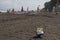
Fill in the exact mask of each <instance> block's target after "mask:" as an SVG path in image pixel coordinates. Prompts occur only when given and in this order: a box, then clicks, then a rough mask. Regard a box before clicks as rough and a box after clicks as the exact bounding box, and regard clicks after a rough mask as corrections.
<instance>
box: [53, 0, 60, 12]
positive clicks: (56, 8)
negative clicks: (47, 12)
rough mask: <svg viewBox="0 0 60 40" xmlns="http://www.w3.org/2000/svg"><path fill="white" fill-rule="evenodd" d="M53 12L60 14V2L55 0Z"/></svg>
mask: <svg viewBox="0 0 60 40" xmlns="http://www.w3.org/2000/svg"><path fill="white" fill-rule="evenodd" d="M53 9H54V8H53ZM55 12H60V0H56V7H55Z"/></svg>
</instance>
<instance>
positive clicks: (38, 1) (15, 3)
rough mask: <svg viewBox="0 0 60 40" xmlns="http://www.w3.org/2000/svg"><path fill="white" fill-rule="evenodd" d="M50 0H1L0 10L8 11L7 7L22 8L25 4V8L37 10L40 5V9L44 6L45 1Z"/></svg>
mask: <svg viewBox="0 0 60 40" xmlns="http://www.w3.org/2000/svg"><path fill="white" fill-rule="evenodd" d="M48 1H50V0H0V10H4V11H6V10H7V9H13V8H14V9H15V10H21V7H22V6H23V8H24V10H27V7H28V8H29V10H36V9H37V7H38V5H40V6H39V8H40V9H42V8H44V3H45V2H48Z"/></svg>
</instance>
